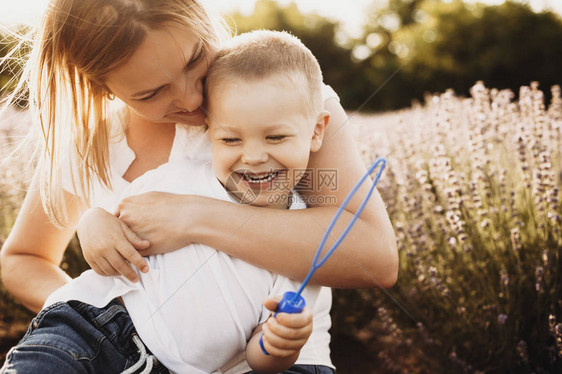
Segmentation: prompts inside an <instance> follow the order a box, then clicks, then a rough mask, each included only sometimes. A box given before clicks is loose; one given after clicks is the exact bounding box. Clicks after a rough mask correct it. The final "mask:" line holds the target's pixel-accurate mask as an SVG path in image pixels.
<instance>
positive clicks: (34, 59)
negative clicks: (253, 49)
mask: <svg viewBox="0 0 562 374" xmlns="http://www.w3.org/2000/svg"><path fill="white" fill-rule="evenodd" d="M169 22H174V23H178V24H181V25H184V26H185V27H186V35H187V34H189V36H186V37H185V38H182V39H181V43H182V45H181V48H180V49H181V50H186V51H190V52H188V53H184V54H182V55H181V56H180V55H178V54H177V53H176V54H174V53H168V54H167V53H166V52H165V51H170V50H173V49H172V48H158V46H155V45H153V44H151V43H149V42H150V36H151V32H153V31H155V30H159V29H162V27H163V25H164V23H169ZM224 35H226V33H225V32H224V28H223V27H222V25H221V23H220V22H219V21H218V19H217V17H216V16H213V15H212V14H211V13H210V12H209V11H208V10H207V9H206V8H205V7H203V5H202V4H200V3H199V2H197V1H188V0H167V1H158V2H154V1H150V0H55V1H53V2H52V3H51V5H50V7H49V9H48V11H47V13H46V15H45V17H44V19H43V24H42V27H41V30H40V34H39V35H38V38H37V42H36V44H35V47H34V50H33V53H32V56H31V58H30V60H29V63H28V67H29V71H30V72H31V75H30V80H29V82H28V85H29V88H30V99H31V103H32V106H31V108H32V110H33V111H34V113H35V114H36V115H37V118H38V119H39V122H40V124H41V126H40V127H38V129H37V133H38V134H39V135H38V136H36V137H35V139H36V140H37V141H38V142H39V144H38V148H37V149H38V162H39V163H38V168H37V172H36V175H35V178H34V181H33V183H32V185H31V188H30V191H29V192H28V194H27V196H26V199H25V201H24V204H23V206H22V208H21V211H20V214H19V215H18V218H17V220H16V223H15V225H14V227H13V229H12V231H11V233H10V235H9V236H8V238H7V240H6V243H5V244H4V247H3V250H2V262H1V265H2V280H3V282H4V285H5V286H6V288H7V289H8V290H9V291H10V292H11V293H12V294H13V295H14V296H15V297H16V298H17V299H18V300H19V301H21V302H22V303H23V304H24V305H25V306H27V307H28V308H29V309H31V310H33V311H35V312H37V311H39V310H40V309H41V307H42V305H43V303H44V301H45V300H46V298H47V296H48V295H49V294H50V293H52V292H53V291H54V290H56V289H57V288H59V287H60V286H62V285H63V284H65V283H66V282H68V280H69V277H68V275H67V274H65V273H64V271H62V270H61V269H60V268H59V265H60V262H61V259H62V255H63V253H64V249H65V248H66V246H67V244H68V242H69V240H70V239H71V237H72V236H73V235H74V233H75V227H76V225H77V223H78V221H79V220H80V217H81V215H82V213H83V212H84V211H85V210H86V208H87V207H88V206H93V205H96V204H99V201H100V199H101V200H103V199H106V198H107V199H111V198H112V197H117V196H119V192H120V190H121V189H122V188H124V186H126V185H127V183H129V182H131V181H132V180H134V179H135V178H137V177H138V176H140V175H142V174H143V173H145V172H146V171H148V170H151V169H154V168H155V167H157V166H159V165H161V164H163V163H165V162H166V161H167V160H168V158H169V156H170V153H171V152H172V151H173V149H177V148H178V147H179V148H180V149H184V150H185V152H186V153H189V152H200V153H201V157H205V155H204V154H203V153H205V151H206V149H205V147H204V146H201V145H200V144H199V145H195V144H194V143H192V141H193V140H194V139H196V138H197V137H192V136H189V135H188V136H183V135H182V137H181V139H180V138H179V136H180V134H178V132H179V131H184V130H181V129H182V127H177V126H176V125H175V124H176V123H182V124H185V125H190V126H200V125H203V124H204V112H203V110H202V109H201V108H200V107H201V105H202V104H203V99H204V98H203V94H202V93H203V84H204V78H205V75H206V72H207V67H208V63H209V61H211V60H212V58H213V55H214V53H215V51H216V50H217V48H218V47H219V46H220V41H221V40H222V39H223V38H224V37H225V36H224ZM174 42H177V41H170V43H174ZM132 57H135V58H134V59H132ZM132 60H134V61H139V63H138V64H135V65H134V66H131V64H128V62H129V61H132ZM124 66H126V67H127V68H126V69H124V68H123V67H124ZM114 97H117V98H119V99H120V102H122V103H124V104H125V106H124V109H123V110H122V111H121V112H120V113H121V114H124V115H123V116H117V115H114V116H112V114H111V111H110V106H111V104H112V99H113V98H114ZM325 107H326V109H327V110H328V111H329V112H330V114H331V120H330V124H329V126H328V128H327V133H326V137H325V139H326V142H325V144H324V146H323V147H322V149H321V150H320V151H319V152H317V153H316V154H314V156H313V157H311V159H310V164H309V167H310V168H311V170H313V171H316V172H312V173H311V174H312V176H315V178H312V179H311V180H312V188H306V191H305V190H304V189H303V191H301V193H302V195H304V198H305V199H306V200H305V201H308V202H310V204H308V205H309V206H310V207H311V209H306V210H304V211H277V210H275V211H269V210H268V209H259V208H254V207H251V206H245V205H236V204H229V203H226V202H222V201H218V200H213V199H208V198H203V197H198V196H190V195H171V194H162V193H150V194H145V195H140V196H136V197H131V198H128V199H126V200H125V201H123V202H122V203H121V204H120V205H119V213H120V218H121V219H122V220H123V222H124V223H125V224H127V225H128V226H129V227H130V228H131V229H132V231H133V232H135V233H136V234H138V235H139V236H140V237H141V238H143V239H146V240H148V241H149V242H150V247H149V248H148V249H144V250H143V249H139V251H140V253H141V254H142V255H148V254H156V253H163V252H166V251H172V250H174V249H177V248H180V247H183V246H185V245H187V244H189V243H191V242H198V243H203V244H206V245H208V246H211V247H214V248H216V249H218V250H220V251H223V252H225V253H227V254H229V255H231V256H234V257H237V258H240V259H242V260H245V261H247V262H249V263H252V264H254V265H256V266H259V267H262V268H265V269H268V270H270V271H272V272H276V273H279V274H282V275H285V276H287V277H289V278H294V279H301V280H302V279H304V277H305V275H306V273H307V272H308V270H309V268H310V264H311V263H312V259H313V256H314V253H315V251H316V249H317V245H318V243H319V242H320V240H321V238H322V236H323V234H324V230H325V229H326V227H328V225H329V222H330V220H331V219H332V217H333V215H334V214H335V212H336V210H337V206H335V205H328V204H325V205H323V204H318V202H321V201H322V200H326V201H329V200H330V199H321V198H319V197H328V196H331V195H333V196H335V197H336V199H337V202H338V203H341V202H342V201H343V199H344V198H345V196H346V195H347V193H348V192H349V191H350V189H351V188H352V186H353V185H354V183H355V182H356V181H357V180H358V179H359V178H360V177H361V175H362V174H363V173H364V171H365V169H364V167H363V164H362V162H361V159H360V157H359V155H358V153H357V151H356V148H355V147H354V144H353V141H352V139H351V136H350V134H349V129H348V127H347V126H346V125H345V122H346V116H345V113H344V111H343V109H342V108H341V106H340V104H339V102H338V101H337V99H334V98H330V99H327V100H326V101H325ZM189 132H190V130H187V133H189ZM119 136H121V137H123V136H125V137H126V142H125V143H126V144H127V145H128V147H125V148H122V147H121V148H115V147H113V148H112V146H111V144H114V142H113V143H112V140H113V139H114V138H115V137H119ZM197 139H199V138H197ZM322 170H330V171H333V170H336V171H337V188H336V189H335V190H333V191H332V189H333V188H332V185H326V184H324V183H320V180H319V179H318V178H316V177H317V176H318V174H319V173H320V172H321V171H322ZM101 187H105V189H104V188H101ZM367 188H368V187H364V188H363V189H362V191H364V194H363V196H364V195H365V193H366V191H367ZM100 194H103V195H104V196H103V198H100ZM358 195H359V196H357V198H355V199H354V200H353V201H352V202H351V203H350V205H349V208H348V211H347V212H346V217H342V218H343V219H340V221H341V224H339V225H337V226H336V227H335V229H334V233H333V236H334V238H337V236H339V234H340V233H341V230H343V228H344V227H345V225H346V224H347V222H349V220H350V219H351V217H352V215H353V212H354V211H355V210H356V209H357V208H358V206H359V204H360V202H361V200H362V198H363V196H361V194H358ZM312 202H316V204H312ZM42 206H43V208H44V209H41V207H42ZM217 211H220V212H221V215H217V214H216V213H215V212H217ZM346 218H347V219H346ZM272 227H275V228H277V227H284V228H285V229H284V230H283V232H279V231H275V230H272V229H270V228H272ZM256 233H260V235H261V236H260V237H258V238H257V239H258V240H256ZM263 243H267V245H266V246H265V248H264V245H263ZM328 245H330V243H328ZM264 253H266V254H267V255H264ZM85 256H86V258H88V256H89V255H88V254H85ZM104 256H105V254H103V253H102V254H95V256H94V255H92V257H95V258H97V259H99V260H97V261H99V262H97V263H95V264H92V266H93V267H94V268H96V267H97V268H98V270H99V271H100V272H103V273H105V274H107V275H112V274H118V273H126V272H127V270H126V269H125V268H124V267H126V266H128V265H126V264H125V263H122V265H121V266H116V268H113V267H111V266H110V265H109V263H108V262H107V261H105V260H104ZM29 274H33V275H34V276H33V277H29ZM396 276H397V253H396V245H395V238H394V233H393V230H392V227H391V225H390V221H389V219H388V216H387V213H386V211H385V208H384V204H383V202H382V200H381V199H380V196H378V195H376V196H373V198H372V199H371V200H370V202H369V204H368V205H367V207H366V208H365V211H364V212H363V214H362V216H361V218H360V219H359V220H358V221H357V223H356V224H355V226H354V229H353V231H352V232H351V233H350V235H348V237H347V238H346V240H345V241H344V242H343V243H342V245H341V248H340V249H339V250H338V251H336V253H335V254H334V255H333V256H332V258H331V259H330V260H329V261H328V262H327V263H326V264H325V265H324V266H323V267H322V268H321V269H320V270H319V271H318V272H317V274H316V275H315V277H314V279H313V282H314V283H316V284H322V285H326V286H332V287H373V286H379V287H389V286H391V285H393V284H394V282H395V280H396Z"/></svg>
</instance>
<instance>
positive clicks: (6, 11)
mask: <svg viewBox="0 0 562 374" xmlns="http://www.w3.org/2000/svg"><path fill="white" fill-rule="evenodd" d="M209 1H210V2H211V3H215V4H216V5H217V6H218V8H219V9H220V10H224V11H228V10H232V9H237V10H240V11H241V12H243V13H246V14H250V13H251V12H252V9H253V8H254V4H255V2H256V0H209ZM277 1H278V2H279V3H281V4H287V3H289V2H291V0H277ZM386 1H387V0H353V1H346V2H345V4H342V1H341V0H298V1H296V3H297V5H298V7H299V9H300V11H301V12H303V13H309V12H315V13H318V14H320V15H323V16H325V17H329V18H332V19H336V20H339V21H341V23H342V24H343V26H344V28H345V29H346V30H347V31H348V32H350V33H354V31H355V32H356V30H358V29H360V28H361V25H362V24H364V23H365V19H364V16H365V11H364V10H365V9H366V8H367V7H368V6H369V5H371V4H373V3H375V4H377V5H379V6H384V4H385V2H386ZM464 1H465V2H467V3H474V2H476V1H478V2H483V3H486V4H494V5H497V4H502V3H503V2H504V1H505V0H464ZM518 1H521V2H528V3H529V4H530V5H531V7H532V8H533V9H534V10H536V11H541V10H543V9H552V10H555V11H557V12H558V13H559V14H562V0H518ZM48 2H49V0H0V24H4V25H13V24H17V23H21V22H23V23H31V24H34V23H36V22H37V20H38V19H39V17H40V15H41V12H42V11H43V9H44V8H45V7H46V4H47V3H48Z"/></svg>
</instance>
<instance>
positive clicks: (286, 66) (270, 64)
mask: <svg viewBox="0 0 562 374" xmlns="http://www.w3.org/2000/svg"><path fill="white" fill-rule="evenodd" d="M277 74H284V75H286V76H287V83H288V84H289V85H290V87H291V88H294V89H295V90H301V92H302V93H303V94H304V97H305V99H306V100H305V103H306V110H307V112H310V113H312V114H317V113H319V112H320V111H322V109H323V103H322V88H321V87H322V71H321V70H320V65H319V64H318V61H317V60H316V57H314V55H313V54H312V52H310V50H309V49H308V48H307V47H306V46H305V45H304V44H303V43H302V42H301V41H300V40H299V39H298V38H297V37H295V36H293V35H291V34H289V33H287V32H284V31H269V30H256V31H251V32H247V33H244V34H241V35H238V36H236V37H234V38H233V39H231V40H230V41H229V43H228V44H227V45H226V46H225V47H224V48H223V49H222V50H221V51H219V52H218V54H217V57H216V59H215V60H214V61H213V63H212V65H211V67H210V69H209V73H208V75H207V80H206V90H208V89H209V87H212V86H213V85H214V84H215V83H216V81H217V80H219V81H222V80H226V81H232V80H239V79H242V80H243V81H250V82H252V81H256V80H260V79H265V78H268V77H271V76H274V75H277Z"/></svg>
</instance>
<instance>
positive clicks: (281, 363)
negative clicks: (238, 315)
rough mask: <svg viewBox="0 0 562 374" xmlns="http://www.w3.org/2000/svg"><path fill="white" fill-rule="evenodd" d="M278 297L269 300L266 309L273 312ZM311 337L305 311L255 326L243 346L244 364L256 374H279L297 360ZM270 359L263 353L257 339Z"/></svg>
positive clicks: (309, 324)
mask: <svg viewBox="0 0 562 374" xmlns="http://www.w3.org/2000/svg"><path fill="white" fill-rule="evenodd" d="M279 300H280V297H278V298H275V299H273V298H268V299H267V300H266V301H265V303H264V304H265V306H266V307H267V309H269V310H271V311H275V310H276V309H277V307H278V305H279ZM311 333H312V313H311V312H310V311H309V309H308V308H304V309H303V311H302V312H301V313H295V314H287V313H279V314H278V315H277V316H275V317H273V316H272V317H270V318H269V319H268V320H267V321H266V322H265V323H262V324H260V325H258V326H257V327H256V328H255V329H254V332H253V333H252V337H251V338H250V341H249V342H248V344H247V346H246V361H247V362H248V364H249V365H250V367H251V368H252V370H254V371H256V372H258V373H278V372H282V371H285V370H287V369H288V368H290V367H291V366H292V365H293V364H294V363H295V362H296V361H297V359H298V357H299V354H300V350H301V349H302V347H303V346H304V344H305V343H306V342H307V340H308V338H309V337H310V334H311ZM262 334H263V338H262V341H263V345H264V347H265V349H266V350H267V352H268V353H269V355H266V354H265V353H263V351H262V349H261V346H260V338H261V337H262Z"/></svg>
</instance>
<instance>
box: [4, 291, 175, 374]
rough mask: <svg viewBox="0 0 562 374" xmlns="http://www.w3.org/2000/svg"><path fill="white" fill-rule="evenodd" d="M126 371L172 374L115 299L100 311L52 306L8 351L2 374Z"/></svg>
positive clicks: (78, 305) (80, 305) (69, 305)
mask: <svg viewBox="0 0 562 374" xmlns="http://www.w3.org/2000/svg"><path fill="white" fill-rule="evenodd" d="M149 361H150V362H149ZM139 366H140V367H139ZM150 367H152V369H150ZM126 369H132V370H131V373H133V372H141V371H142V370H143V369H147V371H146V372H149V373H154V374H156V373H157V374H160V373H162V374H163V373H169V371H168V369H166V368H165V367H164V366H163V365H162V364H160V363H159V362H158V361H157V360H156V359H155V358H154V357H153V356H152V355H150V352H149V351H148V350H147V349H146V347H145V346H144V344H143V343H142V341H141V340H140V339H139V337H138V335H137V333H136V330H135V327H134V326H133V322H132V321H131V317H130V316H129V314H128V313H127V310H126V309H125V307H124V306H123V305H122V304H121V303H119V302H118V301H116V300H113V301H112V302H111V303H109V304H108V305H107V306H105V307H104V308H96V307H94V306H92V305H89V304H84V303H81V302H78V301H69V302H68V303H63V302H60V303H56V304H53V305H51V306H48V307H47V308H45V309H43V310H42V311H41V312H40V313H39V314H38V315H37V316H36V317H35V318H34V319H33V320H32V321H31V325H30V326H29V329H28V330H27V332H26V333H25V335H24V337H23V338H22V340H21V341H20V342H19V343H18V345H17V346H16V347H14V348H12V349H11V350H10V352H8V355H7V356H6V362H5V363H4V366H3V367H2V369H0V373H1V374H12V373H17V374H24V373H32V374H35V373H42V374H66V373H68V374H70V373H72V374H74V373H77V374H78V373H121V372H123V371H124V370H126ZM135 369H138V371H136V370H135Z"/></svg>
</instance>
